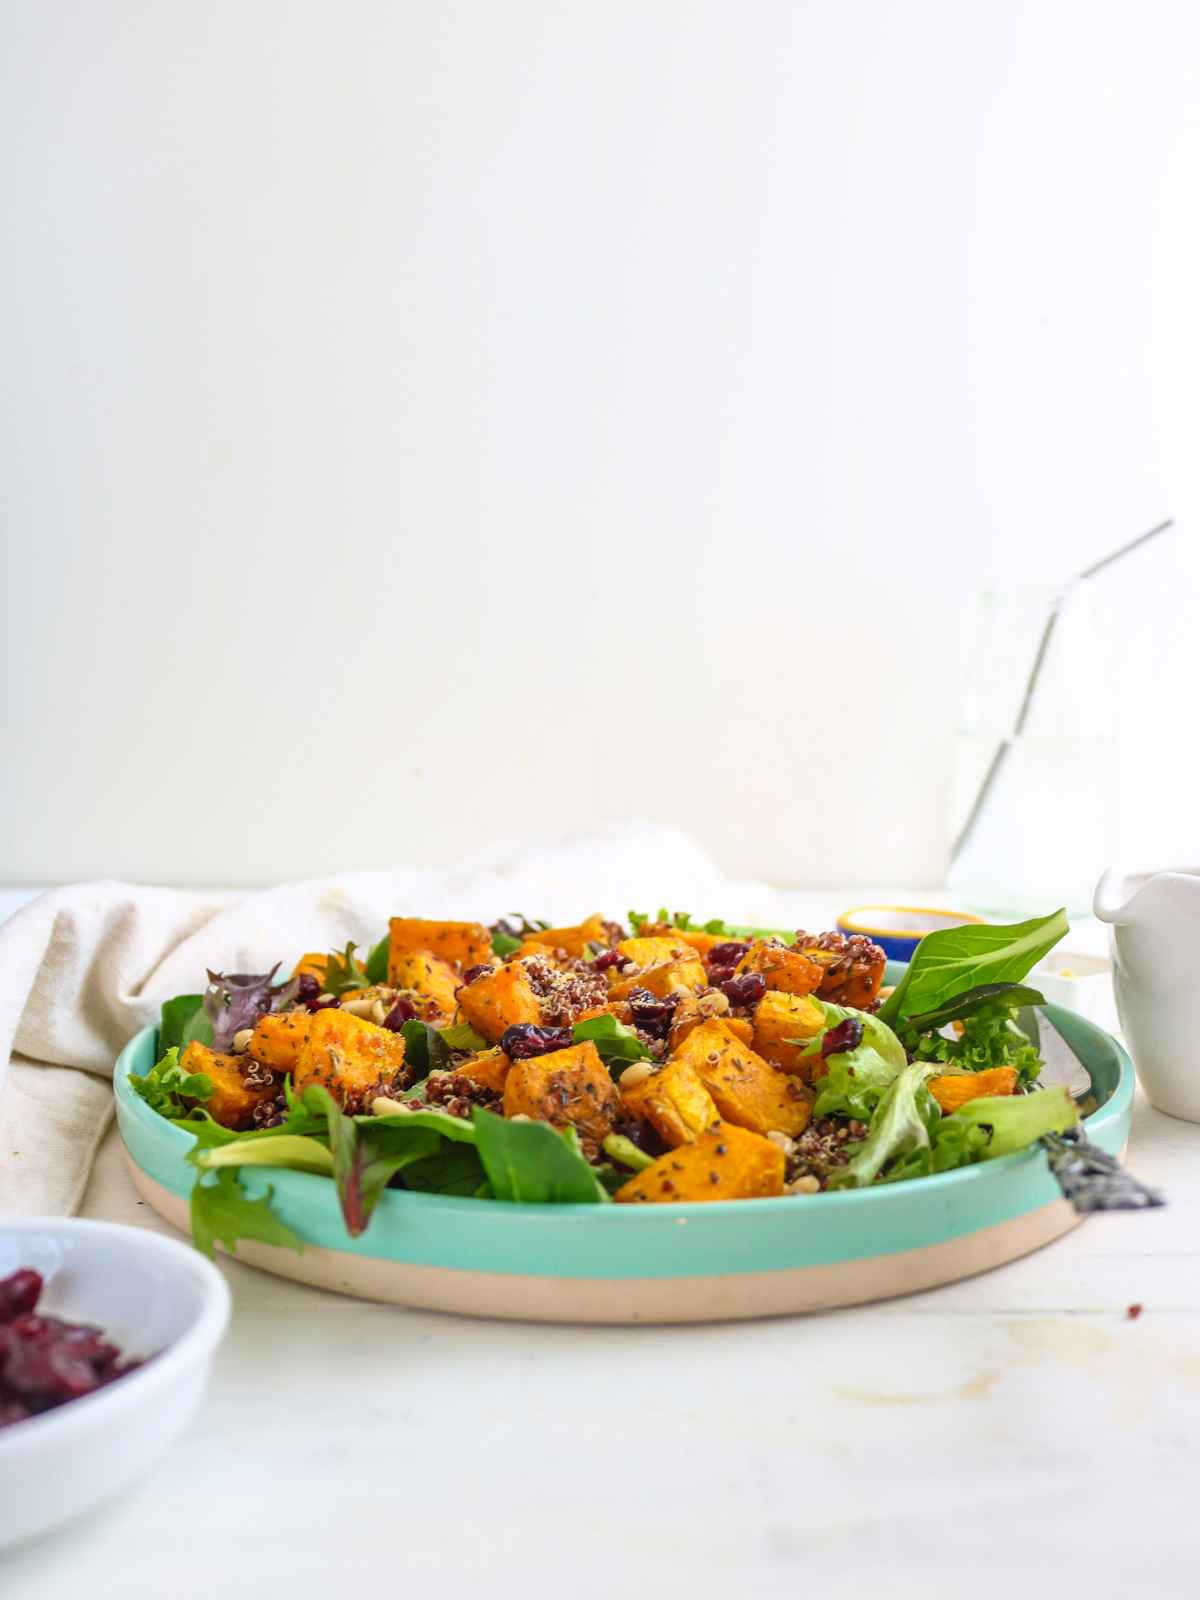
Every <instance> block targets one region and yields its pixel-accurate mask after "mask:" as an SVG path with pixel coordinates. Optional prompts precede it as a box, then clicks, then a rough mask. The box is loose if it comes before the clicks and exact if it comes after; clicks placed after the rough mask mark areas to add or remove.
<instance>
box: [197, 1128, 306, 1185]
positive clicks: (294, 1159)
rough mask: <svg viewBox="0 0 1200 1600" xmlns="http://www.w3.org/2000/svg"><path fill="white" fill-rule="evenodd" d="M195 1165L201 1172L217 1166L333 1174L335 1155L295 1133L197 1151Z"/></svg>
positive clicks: (217, 1145) (219, 1145) (247, 1140)
mask: <svg viewBox="0 0 1200 1600" xmlns="http://www.w3.org/2000/svg"><path fill="white" fill-rule="evenodd" d="M194 1165H195V1166H197V1167H199V1168H200V1170H201V1171H202V1172H212V1171H214V1170H215V1169H217V1168H218V1167H290V1168H291V1169H292V1171H294V1172H316V1173H319V1174H320V1175H321V1176H322V1177H330V1176H332V1174H333V1156H332V1154H331V1153H330V1149H329V1146H328V1145H327V1144H324V1143H322V1141H321V1140H320V1139H314V1138H308V1137H305V1136H304V1135H302V1134H295V1133H274V1132H272V1133H270V1134H268V1135H267V1137H266V1138H264V1139H233V1140H231V1141H230V1142H229V1143H227V1144H224V1143H223V1144H212V1145H209V1146H208V1147H207V1149H203V1150H200V1151H199V1152H197V1155H196V1160H195V1162H194Z"/></svg>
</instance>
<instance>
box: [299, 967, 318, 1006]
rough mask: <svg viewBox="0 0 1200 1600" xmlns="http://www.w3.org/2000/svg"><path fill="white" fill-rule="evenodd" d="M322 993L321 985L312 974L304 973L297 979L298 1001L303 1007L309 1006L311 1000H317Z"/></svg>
mask: <svg viewBox="0 0 1200 1600" xmlns="http://www.w3.org/2000/svg"><path fill="white" fill-rule="evenodd" d="M320 992H321V985H320V984H319V983H318V982H317V980H316V979H315V978H314V977H313V975H312V973H311V972H302V973H301V974H300V976H299V977H298V978H297V979H296V999H297V1000H299V1002H300V1004H301V1005H307V1004H308V1002H309V1001H310V1000H315V999H316V998H317V996H318V995H319V994H320Z"/></svg>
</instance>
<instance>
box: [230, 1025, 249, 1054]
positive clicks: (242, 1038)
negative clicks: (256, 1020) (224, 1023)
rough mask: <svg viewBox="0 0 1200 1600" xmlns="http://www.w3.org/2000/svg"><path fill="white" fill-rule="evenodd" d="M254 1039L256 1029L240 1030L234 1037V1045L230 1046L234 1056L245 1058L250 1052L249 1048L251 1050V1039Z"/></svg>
mask: <svg viewBox="0 0 1200 1600" xmlns="http://www.w3.org/2000/svg"><path fill="white" fill-rule="evenodd" d="M253 1037H254V1029H253V1028H239V1029H238V1031H237V1032H236V1033H235V1034H234V1036H233V1044H232V1045H231V1046H230V1048H231V1049H232V1051H233V1053H234V1055H235V1056H244V1055H245V1053H246V1051H247V1050H249V1048H250V1041H251V1039H252V1038H253Z"/></svg>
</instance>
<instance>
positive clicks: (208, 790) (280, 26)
mask: <svg viewBox="0 0 1200 1600" xmlns="http://www.w3.org/2000/svg"><path fill="white" fill-rule="evenodd" d="M0 163H2V188H0V219H2V221H0V226H3V228H4V230H5V240H4V247H3V250H2V251H0V408H2V416H3V432H2V437H0V451H2V460H0V517H2V529H3V540H2V551H3V563H4V565H3V572H2V573H0V581H2V582H3V605H4V619H3V625H4V632H3V650H4V663H3V665H4V676H3V697H4V703H3V716H4V754H3V775H2V777H0V879H8V880H15V881H33V880H44V879H49V880H64V879H69V878H72V877H75V876H80V875H87V874H118V875H126V876H131V877H135V878H140V879H163V880H168V881H175V882H188V881H203V880H217V881H222V882H238V881H244V882H259V881H265V880H270V879H275V878H279V877H283V876H287V875H308V874H311V873H316V872H321V871H325V870H330V869H333V868H337V867H351V866H363V865H376V864H386V863H388V862H391V861H418V862H431V861H438V860H445V859H452V858H453V857H455V856H456V855H458V854H461V853H465V852H470V851H472V850H474V849H476V848H477V847H479V846H481V845H486V844H488V843H490V842H491V841H493V840H495V839H497V838H501V837H511V836H528V835H533V834H537V833H541V832H544V831H547V830H552V831H560V830H562V829H563V828H567V827H576V826H583V825H587V824H589V823H591V822H593V821H595V820H598V819H604V818H611V817H619V816H623V815H628V814H634V813H636V814H640V815H646V816H651V817H657V818H664V819H668V820H672V821H678V822H682V823H683V824H684V825H686V826H688V827H690V828H691V829H692V830H693V831H694V832H695V833H696V834H697V835H698V836H699V837H700V838H701V839H702V840H704V841H705V842H706V843H707V844H708V845H709V846H710V847H711V848H712V849H714V850H715V851H716V853H717V854H718V856H719V858H720V859H721V860H722V862H723V863H724V864H725V865H726V866H728V867H729V868H730V869H732V870H736V871H739V872H748V873H755V874H760V875H765V876H768V877H772V878H775V879H777V880H783V881H792V882H797V881H803V880H808V881H811V882H821V881H829V880H830V879H846V878H855V877H856V878H858V879H860V880H862V881H870V880H875V881H883V880H888V879H891V880H893V881H905V880H908V881H913V880H928V879H933V878H936V877H937V876H938V875H939V874H940V872H941V870H942V866H943V863H944V855H945V847H946V838H947V826H946V821H945V794H946V789H947V783H948V779H949V773H950V764H951V758H952V753H953V732H954V728H955V724H956V721H957V718H958V715H959V703H960V700H961V689H962V670H961V667H960V662H959V655H958V652H957V649H956V645H955V629H956V619H957V617H958V615H959V612H960V606H961V602H962V600H963V597H965V596H969V595H970V594H972V593H973V592H974V591H976V590H977V589H978V588H979V587H980V586H981V585H984V584H989V583H990V584H993V585H996V584H999V585H1013V584H1021V585H1024V584H1028V583H1036V582H1039V581H1045V580H1050V581H1057V580H1058V579H1059V578H1060V577H1062V576H1063V575H1065V574H1066V573H1067V572H1069V571H1070V570H1071V569H1072V568H1073V566H1076V565H1078V564H1079V563H1080V562H1081V561H1085V560H1087V559H1089V558H1091V557H1092V556H1093V555H1094V554H1096V553H1098V552H1100V551H1103V550H1104V549H1105V548H1106V547H1108V546H1110V545H1113V544H1116V543H1120V542H1121V541H1122V540H1123V539H1124V538H1126V537H1129V536H1130V535H1131V534H1132V533H1134V532H1136V531H1137V530H1138V529H1139V528H1140V527H1142V526H1145V525H1148V524H1149V523H1150V522H1152V521H1154V520H1156V519H1157V518H1158V517H1159V516H1160V515H1162V514H1163V513H1164V511H1167V510H1173V511H1174V512H1175V514H1176V516H1177V517H1179V518H1180V519H1181V526H1180V532H1179V534H1178V535H1177V536H1176V538H1175V541H1174V545H1173V547H1172V548H1170V549H1167V548H1162V549H1160V550H1159V552H1158V553H1157V554H1156V556H1155V557H1154V558H1153V562H1151V558H1149V557H1147V558H1146V563H1145V564H1144V565H1143V567H1142V568H1141V570H1140V571H1139V572H1137V573H1136V574H1135V573H1134V572H1133V570H1132V567H1131V568H1130V569H1127V570H1126V572H1125V573H1123V574H1122V575H1121V576H1120V578H1119V580H1118V581H1117V582H1115V583H1109V584H1108V585H1107V587H1106V589H1105V592H1104V593H1103V594H1099V593H1098V594H1097V595H1096V596H1095V597H1094V603H1095V605H1096V607H1097V610H1096V615H1097V617H1098V619H1099V620H1098V622H1097V624H1096V627H1097V629H1098V630H1099V631H1098V635H1097V637H1102V639H1103V645H1102V646H1101V649H1100V653H1101V654H1103V655H1104V656H1105V657H1107V658H1109V660H1110V662H1119V663H1120V672H1119V674H1118V675H1117V678H1116V688H1115V689H1112V688H1110V689H1109V690H1108V691H1106V698H1107V701H1108V703H1109V704H1110V705H1111V719H1112V725H1113V727H1114V729H1115V730H1116V732H1117V733H1118V734H1119V749H1120V751H1121V759H1120V760H1119V761H1118V762H1117V763H1116V765H1115V769H1114V768H1113V767H1112V766H1110V767H1109V768H1108V769H1106V770H1105V772H1104V773H1103V775H1102V776H1099V775H1098V781H1099V782H1103V783H1105V784H1106V785H1107V784H1115V785H1116V786H1117V787H1118V789H1119V791H1120V794H1121V798H1122V808H1123V809H1122V815H1123V817H1124V834H1123V838H1122V841H1120V842H1121V843H1123V844H1125V845H1129V844H1130V843H1131V841H1132V842H1133V843H1134V844H1135V845H1136V848H1137V849H1138V850H1140V851H1141V852H1142V853H1143V854H1145V853H1146V852H1147V851H1149V852H1150V853H1154V852H1165V853H1167V854H1170V853H1178V852H1182V853H1184V854H1187V853H1189V851H1190V853H1192V854H1194V855H1195V856H1197V857H1200V847H1197V848H1194V849H1193V848H1192V842H1191V833H1192V829H1193V822H1192V816H1193V812H1194V806H1193V803H1192V798H1191V796H1192V793H1193V792H1194V790H1193V785H1194V780H1195V777H1196V773H1195V770H1194V765H1193V761H1192V754H1191V744H1192V737H1193V736H1192V735H1191V733H1190V732H1189V731H1188V729H1189V728H1190V727H1191V726H1192V725H1193V724H1194V722H1195V716H1194V713H1193V712H1192V711H1191V705H1192V702H1193V701H1194V689H1193V685H1194V683H1195V681H1196V674H1197V668H1198V666H1200V655H1198V654H1197V647H1196V644H1195V637H1194V636H1195V633H1196V620H1195V601H1196V591H1197V583H1196V562H1195V556H1194V547H1193V541H1194V537H1195V534H1194V530H1195V528H1196V526H1197V521H1196V511H1197V509H1198V507H1197V501H1198V500H1200V468H1198V466H1197V460H1196V453H1197V452H1196V446H1197V430H1196V422H1197V411H1196V400H1195V395H1196V388H1195V374H1196V372H1197V370H1200V368H1198V362H1197V358H1198V357H1200V313H1198V311H1197V295H1196V284H1197V283H1198V282H1200V271H1198V268H1200V249H1198V234H1197V196H1198V195H1200V8H1198V7H1196V6H1195V5H1193V4H1191V3H1190V0H1177V3H1164V0H1148V3H1147V0H1141V3H1138V4H1136V5H1135V4H1132V3H1130V4H1125V5H1102V4H1090V3H1086V0H1041V3H1038V4H1026V5H1020V4H1013V3H1009V0H1005V3H991V4H975V5H962V4H959V3H957V0H906V3H903V4H901V3H895V4H893V3H888V0H874V3H871V0H857V3H850V4H846V3H841V0H814V3H811V4H807V5H802V4H797V3H795V0H788V3H783V0H779V3H776V0H755V3H754V4H749V5H740V6H735V5H732V4H730V3H728V0H724V3H720V0H688V3H683V0H655V3H651V4H646V3H644V0H637V3H632V0H631V3H620V0H603V3H601V0H586V3H575V4H570V3H567V4H563V3H559V4H553V3H551V0H506V3H505V4H503V5H494V4H490V3H487V0H476V3H466V0H440V3H438V4H420V5H419V4H412V3H409V4H401V5H397V4H394V3H386V4H385V3H379V4H372V3H367V0H358V3H348V4H347V3H344V4H342V5H339V6H337V7H334V6H329V5H324V4H314V3H309V4H304V3H294V0H293V3H290V4H284V3H282V0H279V3H276V0H255V3H253V4H250V5H246V4H244V3H241V0H238V3H232V0H213V3H209V4H206V5H204V6H178V5H169V6H162V5H153V4H147V3H139V0H89V4H87V5H85V6H79V5H76V4H65V3H59V0H7V4H5V5H4V7H3V8H2V9H0ZM1118 635H1119V636H1120V640H1121V649H1123V650H1124V654H1120V653H1119V651H1118V643H1117V640H1118ZM968 643H970V641H968ZM1065 714H1066V715H1068V716H1069V711H1068V712H1067V713H1065ZM1047 805H1048V807H1049V806H1051V805H1052V797H1049V796H1048V798H1047ZM1114 848H1116V842H1114ZM1102 864H1103V863H1100V862H1098V863H1097V870H1098V868H1099V866H1100V865H1102ZM1050 892H1052V890H1051V891H1050Z"/></svg>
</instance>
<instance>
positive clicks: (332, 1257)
mask: <svg viewBox="0 0 1200 1600" xmlns="http://www.w3.org/2000/svg"><path fill="white" fill-rule="evenodd" d="M125 1162H126V1165H127V1166H128V1168H129V1171H130V1175H131V1176H132V1178H133V1182H134V1187H135V1188H136V1189H137V1191H138V1193H139V1194H140V1195H141V1196H142V1198H143V1199H144V1200H145V1201H146V1203H147V1204H148V1205H149V1206H150V1207H151V1208H152V1209H153V1210H155V1211H157V1212H158V1214H159V1216H160V1217H163V1218H164V1219H165V1220H166V1221H167V1222H169V1223H170V1224H171V1226H172V1227H174V1228H178V1229H180V1230H181V1231H182V1232H184V1233H187V1232H188V1231H189V1228H190V1223H189V1216H188V1210H189V1208H188V1202H187V1200H186V1199H185V1198H184V1197H183V1196H181V1195H177V1194H172V1192H171V1191H170V1190H169V1189H166V1188H164V1187H163V1185H162V1184H160V1183H157V1182H155V1180H154V1179H153V1178H151V1177H149V1176H148V1174H147V1173H145V1172H143V1171H142V1169H141V1168H140V1167H139V1166H137V1164H136V1163H135V1162H134V1161H132V1160H131V1159H130V1156H129V1154H128V1152H127V1151H126V1152H125ZM1082 1221H1083V1218H1082V1217H1080V1216H1078V1215H1077V1214H1076V1212H1075V1211H1074V1210H1073V1209H1072V1208H1071V1206H1070V1205H1069V1204H1068V1203H1067V1201H1065V1200H1054V1201H1052V1202H1051V1203H1050V1204H1049V1205H1045V1206H1040V1207H1038V1208H1037V1209H1036V1210H1033V1211H1027V1212H1025V1213H1024V1214H1023V1215H1022V1216H1019V1217H1013V1218H1012V1219H1011V1220H1010V1221H1008V1222H1000V1223H995V1224H993V1225H992V1226H991V1227H988V1228H980V1229H978V1230H977V1231H976V1232H974V1233H968V1234H963V1235H962V1236H961V1237H960V1238H957V1239H945V1240H943V1241H942V1242H941V1243H939V1244H932V1245H926V1246H924V1247H923V1248H922V1249H919V1250H901V1251H897V1252H895V1253H893V1254H891V1255H883V1256H868V1257H862V1258H859V1259H857V1260H854V1261H839V1262H832V1263H829V1264H828V1265H823V1266H812V1267H788V1268H780V1269H779V1270H777V1271H774V1272H737V1273H723V1274H721V1275H719V1276H718V1275H709V1276H705V1277H686V1278H563V1277H554V1278H551V1277H540V1276H534V1275H531V1274H526V1273H507V1272H473V1271H466V1270H463V1269H460V1268H454V1267H428V1266H418V1265H413V1264H411V1263H406V1262H403V1261H387V1260H384V1259H383V1258H382V1257H378V1256H358V1255H350V1254H347V1253H343V1252H342V1251H340V1250H326V1249H322V1248H321V1247H319V1246H317V1245H311V1244H310V1245H306V1246H305V1249H304V1254H303V1255H296V1254H295V1252H294V1251H291V1250H283V1249H280V1248H278V1247H277V1246H274V1245H263V1244H253V1243H250V1242H245V1243H242V1244H240V1245H239V1246H238V1250H237V1257H236V1259H237V1260H238V1261H241V1262H244V1263H246V1265H248V1266H252V1267H257V1268H259V1269H260V1270H261V1271H263V1272H271V1273H274V1274H276V1275H277V1276H279V1277H283V1278H294V1279H296V1280H297V1281H298V1282H300V1283H308V1284H311V1285H312V1286H313V1287H314V1288H317V1289H328V1290H332V1292H333V1293H335V1294H346V1295H352V1296H354V1297H355V1298H357V1299H360V1300H378V1301H382V1302H384V1303H386V1304H388V1305H399V1306H408V1307H410V1308H411V1309H413V1310H420V1311H450V1312H456V1313H458V1314H459V1315H462V1316H469V1317H489V1318H497V1319H499V1320H501V1321H506V1322H587V1323H618V1324H632V1323H686V1322H746V1321H751V1320H753V1319H755V1318H758V1317H786V1316H795V1315H796V1314H798V1313H801V1312H808V1311H829V1310H833V1309H834V1308H836V1307H838V1306H856V1305H864V1304H865V1303H866V1302H868V1301H871V1300H890V1299H892V1298H894V1297H895V1296H897V1295H905V1294H915V1293H916V1292H918V1291H919V1290H922V1289H934V1288H938V1287H940V1286H941V1285H942V1284H947V1283H955V1282H957V1281H958V1280H959V1279H960V1278H970V1277H974V1276H975V1275H976V1274H977V1273H980V1272H988V1271H990V1270H991V1269H992V1268H993V1267H999V1266H1003V1265H1004V1264H1005V1262H1008V1261H1015V1260H1016V1259H1017V1258H1018V1257H1019V1256H1024V1255H1028V1254H1029V1253H1030V1252H1031V1251H1033V1250H1040V1249H1041V1247H1042V1246H1043V1245H1045V1244H1050V1243H1051V1242H1052V1241H1053V1240H1054V1239H1058V1238H1061V1236H1062V1235H1063V1234H1064V1233H1067V1232H1069V1230H1070V1229H1071V1228H1073V1227H1075V1226H1076V1225H1077V1224H1078V1223H1080V1222H1082Z"/></svg>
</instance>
